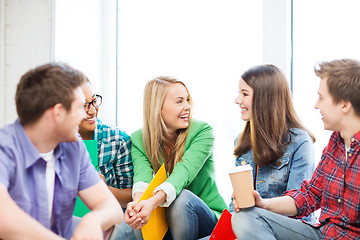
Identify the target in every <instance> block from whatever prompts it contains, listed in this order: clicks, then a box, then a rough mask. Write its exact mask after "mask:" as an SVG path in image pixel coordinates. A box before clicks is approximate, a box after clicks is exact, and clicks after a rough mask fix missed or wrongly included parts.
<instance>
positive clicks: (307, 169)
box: [286, 133, 315, 190]
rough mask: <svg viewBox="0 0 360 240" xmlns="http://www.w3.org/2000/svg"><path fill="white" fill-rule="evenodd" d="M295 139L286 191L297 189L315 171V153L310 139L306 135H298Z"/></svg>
mask: <svg viewBox="0 0 360 240" xmlns="http://www.w3.org/2000/svg"><path fill="white" fill-rule="evenodd" d="M297 137H298V139H297V141H296V149H295V151H294V154H293V159H292V164H291V168H290V175H289V181H288V184H287V189H286V190H291V189H299V188H300V187H301V183H302V182H303V181H304V180H306V179H310V178H311V176H312V174H313V172H314V170H315V153H314V145H313V142H312V139H311V137H310V136H309V134H307V133H302V134H299V135H297Z"/></svg>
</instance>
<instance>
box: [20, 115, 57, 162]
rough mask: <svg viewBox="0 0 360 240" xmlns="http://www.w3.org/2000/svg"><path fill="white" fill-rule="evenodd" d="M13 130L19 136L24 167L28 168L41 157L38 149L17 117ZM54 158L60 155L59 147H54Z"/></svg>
mask: <svg viewBox="0 0 360 240" xmlns="http://www.w3.org/2000/svg"><path fill="white" fill-rule="evenodd" d="M15 131H16V134H17V136H19V138H18V139H19V142H20V145H21V146H22V149H23V151H25V154H24V156H25V160H24V162H25V167H26V168H29V167H31V166H32V165H34V164H35V162H37V161H38V160H39V159H41V156H40V153H39V151H38V150H37V149H36V147H35V146H34V144H33V143H32V142H31V140H30V138H29V136H28V135H27V134H26V132H25V129H24V127H23V126H22V125H21V123H20V121H19V119H17V120H16V121H15ZM54 154H55V159H57V158H58V157H60V155H61V149H60V147H59V146H57V147H56V148H55V149H54Z"/></svg>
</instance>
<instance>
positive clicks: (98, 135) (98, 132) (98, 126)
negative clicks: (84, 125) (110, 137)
mask: <svg viewBox="0 0 360 240" xmlns="http://www.w3.org/2000/svg"><path fill="white" fill-rule="evenodd" d="M96 122H97V123H96V128H95V130H94V133H93V135H92V137H91V140H99V139H101V138H102V122H101V121H100V119H99V118H96Z"/></svg>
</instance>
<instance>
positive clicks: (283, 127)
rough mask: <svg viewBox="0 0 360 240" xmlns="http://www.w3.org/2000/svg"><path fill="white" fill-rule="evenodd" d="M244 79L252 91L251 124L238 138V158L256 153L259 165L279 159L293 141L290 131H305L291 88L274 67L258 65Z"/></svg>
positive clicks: (249, 123) (246, 126) (236, 148)
mask: <svg viewBox="0 0 360 240" xmlns="http://www.w3.org/2000/svg"><path fill="white" fill-rule="evenodd" d="M241 78H242V79H243V80H244V81H245V82H246V84H247V85H249V86H250V87H251V88H252V89H253V99H252V113H251V117H250V121H248V122H247V123H246V124H245V129H244V131H243V132H242V134H241V135H240V136H239V137H238V139H237V145H236V147H235V150H234V155H235V156H236V157H239V156H241V155H242V154H244V153H246V152H248V151H249V150H250V149H252V150H253V154H254V161H255V163H256V164H257V165H260V166H264V165H268V164H270V163H272V162H274V161H276V160H277V159H279V158H280V157H281V156H282V155H283V153H284V151H285V148H286V146H287V145H288V144H289V142H290V141H291V139H290V133H291V128H300V129H303V130H305V131H306V132H307V133H308V134H309V135H310V136H311V138H312V140H313V142H315V137H314V136H313V135H312V134H311V133H310V132H309V131H308V130H307V129H306V128H305V127H304V126H303V125H302V124H301V122H300V120H299V118H298V116H297V114H296V112H295V109H294V107H293V103H292V98H291V93H290V89H289V85H288V83H287V81H286V77H285V75H284V74H283V72H282V71H281V70H280V69H279V68H277V67H275V66H274V65H270V64H269V65H259V66H255V67H252V68H250V69H249V70H247V71H245V72H244V73H243V75H242V76H241Z"/></svg>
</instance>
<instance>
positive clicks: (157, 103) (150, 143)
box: [143, 76, 192, 174]
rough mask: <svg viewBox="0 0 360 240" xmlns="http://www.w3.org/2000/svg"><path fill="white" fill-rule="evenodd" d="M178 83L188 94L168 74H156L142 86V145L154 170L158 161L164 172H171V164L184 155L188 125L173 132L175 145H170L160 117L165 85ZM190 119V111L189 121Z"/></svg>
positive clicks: (190, 101)
mask: <svg viewBox="0 0 360 240" xmlns="http://www.w3.org/2000/svg"><path fill="white" fill-rule="evenodd" d="M178 83H180V84H182V85H183V86H184V87H185V88H186V90H187V92H188V94H189V91H188V89H187V87H186V86H185V84H184V83H183V82H181V81H179V80H177V79H175V78H171V77H164V76H160V77H157V78H154V79H152V80H150V81H149V82H148V83H147V84H146V86H145V90H144V127H143V145H144V148H145V152H146V155H147V156H148V158H149V161H150V163H151V166H152V168H153V169H154V172H157V171H158V170H159V168H160V166H161V162H162V161H163V162H164V163H165V166H166V169H167V172H168V173H169V174H171V172H172V171H173V169H174V167H175V165H176V164H177V163H178V162H179V161H180V160H181V158H182V156H183V154H184V148H185V142H186V137H187V134H188V131H189V127H190V126H189V127H188V128H185V129H179V130H177V131H176V140H175V144H174V145H173V146H172V145H171V144H170V143H169V142H168V141H167V136H168V129H167V127H166V125H165V122H164V119H163V118H162V116H161V108H162V106H163V103H164V100H165V96H166V93H167V91H168V89H169V87H170V86H171V85H172V84H178ZM189 99H190V100H189V104H190V105H191V106H192V100H191V97H190V94H189ZM190 121H191V111H190V115H189V123H190ZM169 145H171V146H169ZM163 147H166V149H167V150H169V149H170V152H169V154H165V153H164V148H163ZM165 155H166V156H167V159H165V157H166V156H165Z"/></svg>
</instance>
